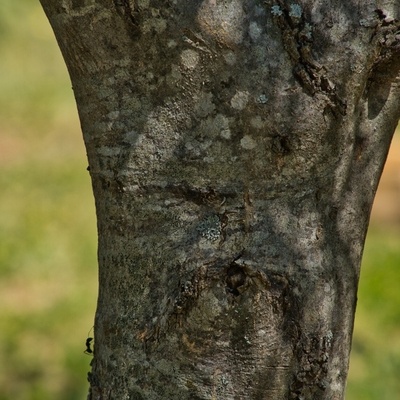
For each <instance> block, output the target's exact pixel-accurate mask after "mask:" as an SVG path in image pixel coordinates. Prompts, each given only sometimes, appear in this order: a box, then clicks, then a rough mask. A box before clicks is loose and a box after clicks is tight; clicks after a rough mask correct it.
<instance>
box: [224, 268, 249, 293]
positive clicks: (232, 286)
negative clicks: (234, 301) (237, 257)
mask: <svg viewBox="0 0 400 400" xmlns="http://www.w3.org/2000/svg"><path fill="white" fill-rule="evenodd" d="M245 284H246V273H245V271H244V269H243V268H242V267H240V266H239V265H237V264H235V263H233V264H231V265H230V266H229V268H228V270H227V271H226V287H227V290H228V292H229V293H232V294H233V295H234V296H239V295H240V294H241V291H242V289H243V287H244V286H245Z"/></svg>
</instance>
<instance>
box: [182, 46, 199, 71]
mask: <svg viewBox="0 0 400 400" xmlns="http://www.w3.org/2000/svg"><path fill="white" fill-rule="evenodd" d="M199 59H200V57H199V55H198V54H197V52H196V51H194V50H192V49H188V50H183V51H182V53H181V61H182V64H183V66H184V67H185V68H187V69H195V68H196V66H197V64H198V63H199Z"/></svg>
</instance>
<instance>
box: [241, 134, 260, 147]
mask: <svg viewBox="0 0 400 400" xmlns="http://www.w3.org/2000/svg"><path fill="white" fill-rule="evenodd" d="M240 145H241V146H242V147H243V148H244V149H246V150H252V149H254V148H255V147H256V145H257V143H256V142H255V141H254V140H253V139H252V138H251V136H249V135H246V136H243V137H242V139H241V140H240Z"/></svg>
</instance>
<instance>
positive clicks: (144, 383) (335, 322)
mask: <svg viewBox="0 0 400 400" xmlns="http://www.w3.org/2000/svg"><path fill="white" fill-rule="evenodd" d="M41 3H42V5H43V8H44V9H45V11H46V14H47V16H48V18H49V20H50V22H51V24H52V26H53V29H54V32H55V35H56V38H57V40H58V42H59V45H60V48H61V50H62V53H63V55H64V58H65V61H66V64H67V67H68V70H69V73H70V76H71V80H72V84H73V89H74V93H75V97H76V102H77V106H78V111H79V115H80V120H81V125H82V131H83V135H84V141H85V144H86V148H87V154H88V160H89V167H90V175H91V177H92V182H93V192H94V197H95V202H96V210H97V218H98V235H99V250H98V258H99V297H98V307H97V312H96V320H95V329H94V332H95V350H94V358H93V362H92V371H91V373H90V374H89V381H90V393H89V397H88V398H89V399H93V400H94V399H118V400H122V399H143V400H144V399H146V400H147V399H148V400H150V399H151V400H156V399H157V400H158V399H179V400H184V399H254V400H255V399H272V400H274V399H276V400H278V399H279V400H281V399H319V400H321V399H331V400H333V399H335V400H338V399H343V396H344V390H345V382H346V375H347V369H348V359H349V351H350V345H351V335H352V327H353V319H354V311H355V306H356V292H357V283H358V277H359V269H360V260H361V255H362V249H363V244H364V238H365V235H366V231H367V227H368V219H369V213H370V209H371V205H372V202H373V198H374V194H375V191H376V187H377V184H378V181H379V177H380V174H381V171H382V168H383V165H384V162H385V158H386V155H387V151H388V148H389V145H390V140H391V137H392V134H393V132H394V129H395V126H396V124H397V121H398V119H399V115H400V107H399V105H400V104H399V91H400V88H399V68H400V22H399V19H400V10H399V3H398V1H397V0H387V1H383V0H382V1H372V0H370V1H364V0H363V1H356V0H335V1H330V2H326V1H322V0H299V1H298V2H295V3H291V2H289V1H284V0H274V1H270V0H267V1H256V0H203V1H200V0H194V1H179V0H169V1H167V0H136V1H132V0H129V1H128V0H114V1H110V0H107V1H106V0H86V1H75V0H61V1H53V0H41Z"/></svg>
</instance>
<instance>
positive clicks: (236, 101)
mask: <svg viewBox="0 0 400 400" xmlns="http://www.w3.org/2000/svg"><path fill="white" fill-rule="evenodd" d="M248 101H249V92H241V91H238V92H236V94H235V95H234V96H233V97H232V99H231V106H232V108H234V109H235V110H243V109H244V108H245V107H246V105H247V103H248Z"/></svg>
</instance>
